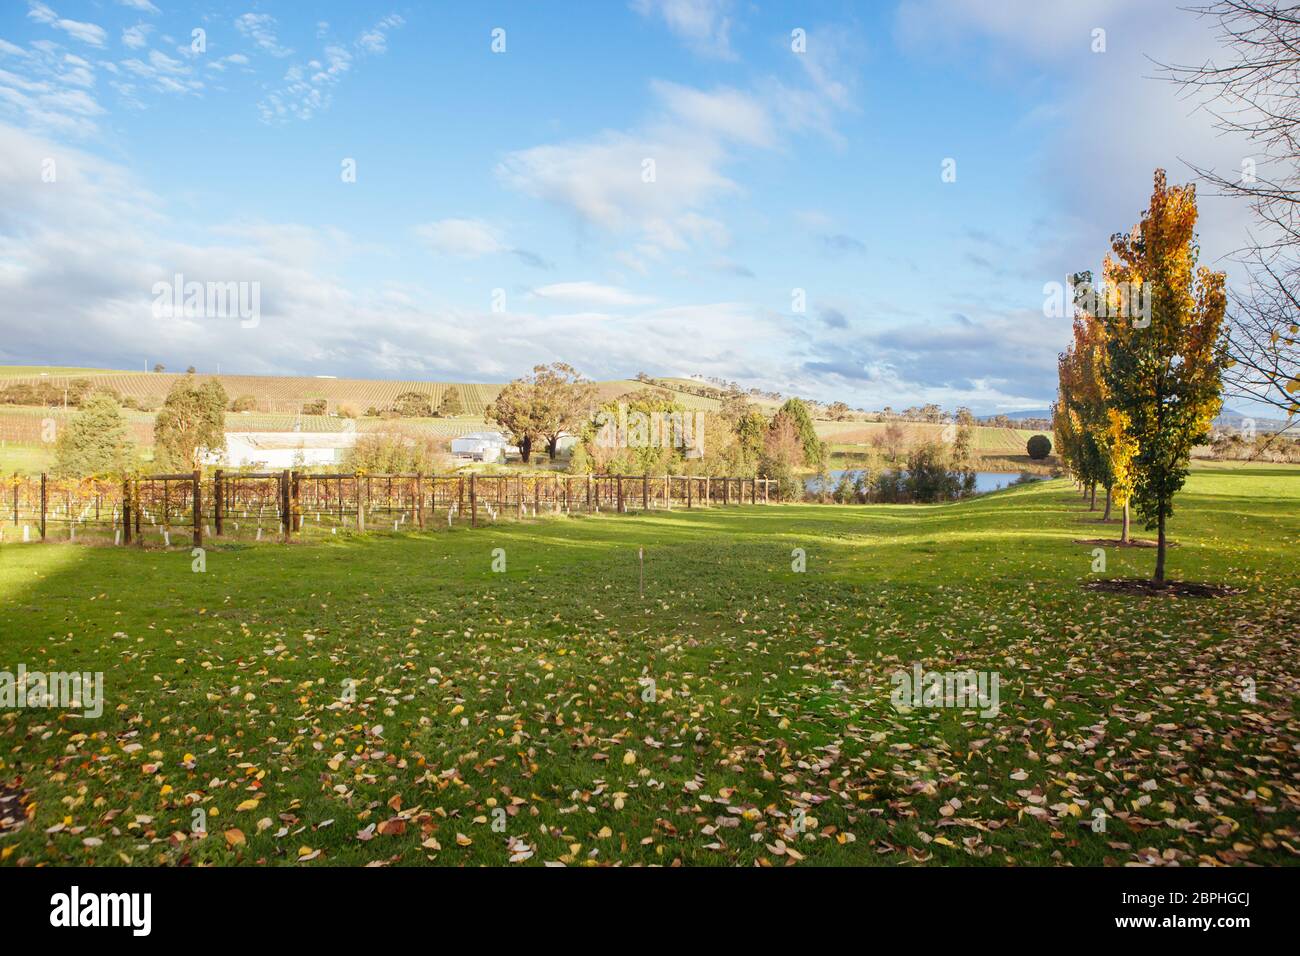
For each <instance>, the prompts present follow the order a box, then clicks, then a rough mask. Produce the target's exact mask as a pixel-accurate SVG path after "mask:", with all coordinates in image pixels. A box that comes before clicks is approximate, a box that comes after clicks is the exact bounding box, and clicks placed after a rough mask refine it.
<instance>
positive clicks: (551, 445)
mask: <svg viewBox="0 0 1300 956" xmlns="http://www.w3.org/2000/svg"><path fill="white" fill-rule="evenodd" d="M559 453H560V436H559V435H553V436H551V437H550V438H548V439H546V454H547V456H548V457H549V458H550V459H551V461H555V456H556V455H558V454H559Z"/></svg>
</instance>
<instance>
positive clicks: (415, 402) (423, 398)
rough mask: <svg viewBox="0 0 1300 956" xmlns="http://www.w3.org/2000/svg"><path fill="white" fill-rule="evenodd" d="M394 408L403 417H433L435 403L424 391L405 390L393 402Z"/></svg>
mask: <svg viewBox="0 0 1300 956" xmlns="http://www.w3.org/2000/svg"><path fill="white" fill-rule="evenodd" d="M392 410H393V411H394V412H396V413H397V414H398V415H400V416H401V417H402V418H432V417H433V404H432V403H431V402H430V401H429V396H428V395H425V394H424V393H423V392H403V393H402V394H401V395H398V396H397V400H396V401H394V402H393V408H392Z"/></svg>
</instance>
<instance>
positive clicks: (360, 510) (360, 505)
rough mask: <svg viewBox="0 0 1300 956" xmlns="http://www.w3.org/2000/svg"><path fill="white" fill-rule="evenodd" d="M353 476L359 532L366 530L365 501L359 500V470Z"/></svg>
mask: <svg viewBox="0 0 1300 956" xmlns="http://www.w3.org/2000/svg"><path fill="white" fill-rule="evenodd" d="M353 478H354V480H355V482H356V486H357V531H358V532H361V531H365V530H366V503H365V502H364V501H362V500H361V472H359V471H358V472H356V473H354V475H353ZM367 480H369V479H367Z"/></svg>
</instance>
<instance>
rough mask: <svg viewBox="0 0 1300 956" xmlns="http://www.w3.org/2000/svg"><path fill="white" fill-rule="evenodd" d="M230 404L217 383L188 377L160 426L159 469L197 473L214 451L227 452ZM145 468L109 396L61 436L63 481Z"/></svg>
mask: <svg viewBox="0 0 1300 956" xmlns="http://www.w3.org/2000/svg"><path fill="white" fill-rule="evenodd" d="M228 403H229V399H228V398H227V396H226V391H225V389H224V388H222V387H221V383H220V382H218V381H217V380H216V379H208V380H207V381H206V382H199V381H198V380H196V379H195V378H194V376H193V375H186V376H185V377H184V378H182V379H178V380H177V381H176V383H175V384H173V385H172V387H171V391H170V392H168V394H167V400H166V402H164V403H163V406H162V408H161V409H160V410H159V411H158V415H157V417H156V418H155V420H154V464H155V467H156V468H157V469H158V470H160V471H191V470H193V469H194V468H197V467H199V465H200V464H201V462H202V458H203V455H204V454H205V452H208V451H220V450H223V449H224V448H225V447H226V436H225V424H226V406H227V404H228ZM139 467H140V461H139V455H138V452H137V450H136V448H135V446H134V444H133V443H132V442H131V438H130V435H129V433H128V431H127V424H126V418H125V416H124V415H123V414H122V407H121V406H120V405H119V404H118V402H117V399H116V398H115V397H114V396H113V395H112V394H109V393H106V392H96V393H94V394H92V395H90V396H89V397H87V398H85V399H84V400H83V401H82V403H81V410H80V411H79V412H78V413H77V414H76V415H75V416H74V417H73V418H72V420H71V421H70V422H68V424H67V425H66V426H64V428H63V429H62V431H61V432H60V433H59V436H58V438H57V441H56V444H55V466H54V473H55V474H56V475H59V476H61V477H84V476H88V475H101V476H111V475H123V474H126V473H128V472H131V471H135V470H137V469H138V468H139Z"/></svg>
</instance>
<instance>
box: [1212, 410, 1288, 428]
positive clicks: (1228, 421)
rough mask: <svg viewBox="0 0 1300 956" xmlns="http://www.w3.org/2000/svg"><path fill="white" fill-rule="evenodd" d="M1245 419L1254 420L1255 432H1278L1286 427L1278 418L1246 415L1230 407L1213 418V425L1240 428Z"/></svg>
mask: <svg viewBox="0 0 1300 956" xmlns="http://www.w3.org/2000/svg"><path fill="white" fill-rule="evenodd" d="M1247 419H1252V420H1254V422H1255V431H1257V432H1280V431H1281V430H1282V429H1284V428H1286V422H1285V421H1283V420H1282V419H1280V418H1260V417H1259V416H1258V415H1246V414H1243V413H1242V412H1238V411H1233V410H1232V409H1231V408H1225V409H1223V410H1222V411H1220V412H1219V417H1218V418H1216V419H1215V420H1214V427H1215V428H1235V429H1240V428H1241V427H1242V423H1243V422H1245V421H1246V420H1247Z"/></svg>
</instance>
